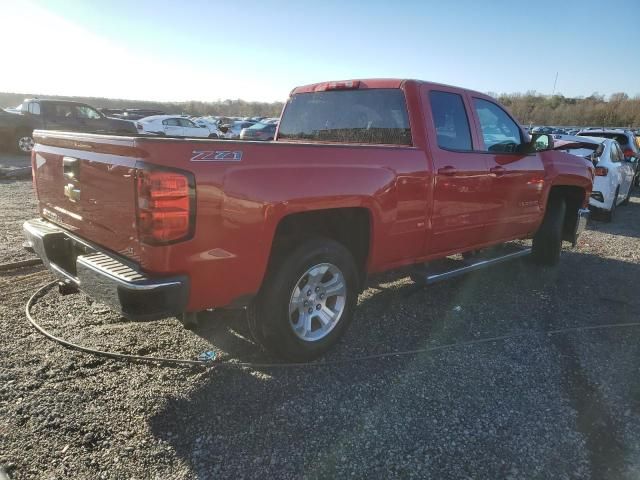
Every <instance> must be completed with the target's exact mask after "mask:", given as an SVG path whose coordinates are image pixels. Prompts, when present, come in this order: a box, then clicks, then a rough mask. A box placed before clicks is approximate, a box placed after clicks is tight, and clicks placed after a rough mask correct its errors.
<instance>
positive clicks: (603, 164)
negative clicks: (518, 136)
mask: <svg viewBox="0 0 640 480" xmlns="http://www.w3.org/2000/svg"><path fill="white" fill-rule="evenodd" d="M572 139H575V141H576V142H581V143H582V145H581V146H580V147H579V148H568V149H567V150H566V151H567V152H569V153H571V154H573V155H578V156H581V157H585V158H589V159H590V160H592V161H593V163H594V166H595V169H596V176H595V179H594V181H593V190H592V192H591V198H590V199H589V206H590V207H591V208H592V209H593V210H596V211H600V212H602V213H604V218H605V220H606V221H608V222H610V221H611V220H613V214H614V212H615V210H616V207H617V206H618V205H626V204H627V203H628V202H629V197H630V196H631V188H632V187H633V177H634V174H635V168H634V164H633V163H631V162H630V161H628V160H625V156H624V153H623V152H622V148H620V145H619V144H618V142H617V141H616V140H612V139H610V138H601V137H583V136H580V137H568V136H564V137H563V138H562V141H564V142H569V146H570V142H571V141H572Z"/></svg>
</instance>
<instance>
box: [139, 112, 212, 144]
mask: <svg viewBox="0 0 640 480" xmlns="http://www.w3.org/2000/svg"><path fill="white" fill-rule="evenodd" d="M135 124H136V128H137V129H138V133H141V134H149V135H166V136H167V137H195V138H218V135H217V134H216V133H215V132H211V131H210V130H209V128H207V127H206V126H202V127H200V126H198V125H196V124H195V123H194V122H192V121H191V120H189V119H188V118H184V117H181V116H180V115H153V116H151V117H145V118H142V119H140V120H137V121H136V122H135Z"/></svg>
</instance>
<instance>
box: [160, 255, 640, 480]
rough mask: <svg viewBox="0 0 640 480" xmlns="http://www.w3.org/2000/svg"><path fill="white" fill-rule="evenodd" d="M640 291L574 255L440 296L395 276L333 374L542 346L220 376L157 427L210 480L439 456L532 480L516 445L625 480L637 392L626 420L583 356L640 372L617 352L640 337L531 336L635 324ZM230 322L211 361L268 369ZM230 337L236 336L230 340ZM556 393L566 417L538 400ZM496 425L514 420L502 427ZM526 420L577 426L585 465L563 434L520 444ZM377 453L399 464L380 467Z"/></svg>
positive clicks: (377, 285)
mask: <svg viewBox="0 0 640 480" xmlns="http://www.w3.org/2000/svg"><path fill="white" fill-rule="evenodd" d="M637 278H640V265H638V264H633V263H627V262H622V261H618V260H613V259H606V258H602V257H597V256H593V255H588V254H584V253H579V252H576V251H566V252H564V254H563V257H562V260H561V264H560V265H559V266H558V267H557V268H541V267H536V266H534V265H531V264H530V262H528V261H526V260H520V261H514V262H512V263H507V264H502V265H498V266H496V267H494V268H492V269H487V270H485V271H480V272H475V273H472V274H469V275H467V276H466V277H463V278H459V279H455V280H451V281H449V282H445V283H442V284H437V285H434V286H432V287H428V288H421V287H418V286H416V285H415V284H413V283H412V282H411V281H410V280H409V279H407V278H400V277H398V276H394V275H392V274H387V275H385V276H383V277H380V278H378V279H375V281H374V282H373V283H372V284H371V286H370V288H369V289H368V290H367V291H365V292H364V293H363V295H362V296H361V298H360V302H359V303H360V304H359V308H358V312H357V314H356V317H355V320H354V322H353V324H352V325H351V328H350V329H349V331H348V333H347V335H346V336H345V338H344V340H343V341H342V342H341V343H340V344H339V345H338V346H337V348H336V349H334V350H332V351H331V352H330V353H329V354H327V356H326V358H325V359H321V361H322V360H339V359H345V360H348V359H350V358H353V357H357V356H359V355H363V354H371V353H380V352H389V351H400V350H410V349H417V348H418V349H419V348H428V347H431V346H436V345H443V344H450V343H457V342H461V341H467V340H473V339H478V338H485V337H492V336H500V335H505V334H508V333H516V332H531V334H530V335H527V336H525V337H522V338H519V339H516V340H513V341H506V342H495V343H491V344H485V345H484V346H478V347H465V348H453V349H451V350H449V351H446V352H440V353H436V354H428V353H425V354H418V355H412V356H406V357H401V358H393V359H386V360H379V361H378V360H377V361H371V362H363V363H350V362H349V361H347V362H346V363H344V364H342V365H340V366H337V367H327V368H317V367H307V368H291V369H258V368H256V369H244V370H228V369H214V370H213V371H212V373H211V375H210V376H205V377H204V381H203V382H202V384H200V385H199V386H198V387H197V388H196V389H195V390H193V391H191V392H188V393H187V394H185V395H179V396H173V397H169V398H167V399H166V403H165V405H164V408H162V410H160V411H158V412H157V413H156V414H154V415H153V416H152V417H151V418H150V419H149V423H150V429H151V431H152V432H153V434H154V435H155V436H156V437H157V438H159V439H162V440H163V441H165V442H167V443H168V444H169V445H171V447H172V448H173V449H174V450H175V452H176V453H177V455H178V456H179V457H180V458H181V459H183V460H184V462H186V463H187V464H188V465H190V468H191V469H192V470H193V472H194V473H195V474H196V475H198V476H199V477H201V478H212V477H213V476H220V475H223V476H231V477H237V476H240V475H241V474H242V475H243V476H247V477H268V476H272V475H273V476H279V477H282V476H285V477H300V476H302V475H303V474H304V475H306V476H309V477H312V478H313V477H334V476H340V474H341V472H342V473H344V472H345V471H348V470H343V469H342V468H343V467H344V464H345V463H347V460H348V461H349V462H352V463H354V464H355V465H358V468H359V469H358V470H357V471H358V472H360V475H362V476H364V477H367V476H374V477H375V476H379V475H384V473H385V472H387V470H386V469H387V468H389V465H400V464H401V463H402V462H403V460H402V458H404V457H403V455H405V454H408V455H413V454H415V452H416V451H419V452H421V453H420V454H419V456H418V457H419V458H422V460H421V461H422V462H423V463H424V462H425V461H427V460H425V459H431V461H432V462H433V461H434V458H436V457H437V456H438V455H445V457H444V458H445V459H446V458H449V459H451V458H457V459H458V460H457V461H458V462H461V464H462V465H463V466H464V467H465V470H464V471H468V472H474V471H477V468H479V466H481V465H483V462H484V459H485V458H486V455H491V456H497V458H503V459H505V460H506V463H504V462H503V466H504V468H505V469H507V470H505V471H502V470H500V471H492V472H488V474H489V476H493V477H502V476H505V475H506V474H507V473H509V470H508V468H511V467H512V466H514V465H515V466H517V467H518V468H520V469H522V468H524V470H520V471H528V470H527V468H532V467H531V466H527V464H526V459H523V458H521V457H520V456H519V455H518V454H517V452H516V451H513V452H512V451H511V450H510V449H511V448H512V447H513V448H516V447H518V446H519V445H527V447H526V448H539V449H540V450H544V449H545V448H547V447H549V448H551V446H553V445H556V447H557V448H558V449H559V450H558V451H557V452H556V454H555V455H553V456H551V457H549V458H548V459H547V460H546V462H547V463H545V464H544V465H543V467H542V468H543V471H545V472H548V473H549V474H550V475H551V476H562V475H564V474H567V475H573V474H574V473H575V471H576V468H577V467H576V465H578V464H580V462H583V463H584V462H586V463H587V464H588V470H589V471H590V472H591V473H592V475H593V478H604V477H609V478H619V477H620V476H623V475H624V472H623V470H624V465H625V456H624V455H625V451H628V448H629V446H628V445H626V444H625V443H626V442H625V437H624V428H623V427H624V425H623V424H622V423H621V422H622V420H620V417H621V414H619V412H618V410H617V409H619V408H621V409H623V410H624V409H625V408H633V411H634V412H636V415H637V413H640V395H639V394H638V392H640V381H639V380H638V379H637V375H635V373H634V372H632V371H629V374H628V376H627V377H628V378H627V379H628V384H629V385H627V386H625V395H626V396H624V401H623V402H622V403H621V404H619V405H618V404H614V403H613V402H612V401H611V400H610V399H609V398H608V397H607V396H605V395H604V394H603V390H602V386H601V382H604V381H606V380H607V379H606V378H605V377H602V376H598V375H599V374H598V372H596V371H593V370H592V369H590V368H589V365H588V362H587V361H586V360H585V356H584V352H583V350H582V348H581V345H582V344H583V343H584V342H585V341H586V342H590V341H593V340H595V341H596V342H597V343H598V344H604V348H603V350H607V351H608V350H610V349H616V350H617V354H618V355H620V356H621V357H620V358H622V359H631V360H632V361H630V362H628V363H629V364H631V365H637V361H638V358H640V350H639V349H640V347H629V349H628V351H627V350H620V348H619V343H620V338H622V337H624V336H630V335H631V336H633V338H635V339H636V341H635V342H634V343H633V344H634V345H638V342H637V339H638V335H640V331H638V330H635V329H633V330H632V329H627V330H625V331H615V330H610V331H605V332H603V331H597V332H595V333H592V334H589V333H585V334H580V335H565V336H561V335H558V336H551V337H547V336H545V335H541V334H539V333H535V332H540V331H542V330H549V329H556V328H566V327H572V326H586V325H596V324H603V323H624V322H633V321H638V320H639V317H638V311H639V308H640V299H639V298H638V295H637V286H636V285H635V282H634V281H633V280H632V279H637ZM625 279H627V280H628V281H625ZM607 285H617V288H616V289H610V288H605V287H604V286H607ZM227 315H229V314H227ZM218 320H222V321H220V322H219V323H218V324H217V325H212V326H208V327H206V328H205V329H204V330H203V331H201V332H199V333H200V334H201V335H203V336H205V337H206V338H210V341H211V342H212V343H213V344H214V346H216V347H217V348H224V349H226V350H227V352H228V354H229V355H230V356H232V357H235V358H238V359H239V360H241V361H261V362H265V361H271V360H272V359H270V358H266V357H265V355H263V354H261V353H260V352H259V351H258V350H257V348H256V347H255V345H253V343H252V342H251V340H250V339H249V338H250V337H248V336H245V334H246V329H243V328H242V327H241V324H242V322H241V319H240V321H239V319H238V317H237V316H236V317H233V316H232V315H231V316H229V317H227V318H222V317H218ZM213 323H215V322H213ZM224 331H227V332H229V331H232V332H234V333H227V334H226V335H220V334H221V332H224ZM209 335H211V337H209ZM221 337H222V339H221ZM624 363H625V364H626V363H627V362H624ZM538 365H539V366H538ZM611 368H617V366H616V365H612V366H611ZM523 377H524V380H523ZM500 385H503V386H504V385H507V386H508V385H513V388H506V389H505V388H501V387H499V386H500ZM515 385H517V387H516V386H515ZM555 390H557V391H558V392H559V393H558V395H559V398H558V399H556V400H555V402H556V403H554V401H551V400H549V402H548V403H545V401H541V400H540V398H546V397H547V396H548V395H549V392H550V391H552V392H553V391H555ZM452 392H454V393H455V394H453V393H452ZM534 399H535V400H534ZM547 400H548V399H547ZM566 402H568V404H569V405H570V406H571V409H570V410H569V411H567V410H566V407H565V405H564V404H565V403H566ZM629 406H631V407H629ZM496 409H497V410H500V411H502V410H503V409H506V410H505V411H509V412H511V414H507V417H501V416H500V415H501V414H499V413H495V411H496ZM550 411H551V412H552V413H550ZM514 412H516V413H515V414H514ZM554 415H559V417H557V416H554ZM528 416H533V417H535V418H536V422H540V421H542V423H543V424H544V425H545V427H544V428H549V429H554V428H558V429H560V426H562V425H565V427H566V428H567V429H568V430H569V431H570V433H571V435H573V434H574V433H576V434H578V435H579V436H580V438H582V439H583V441H584V445H586V449H582V448H578V447H576V445H569V444H568V443H566V442H568V440H564V439H565V437H566V438H571V435H566V434H567V432H566V431H561V430H558V431H557V432H556V435H555V436H553V438H549V437H548V436H545V435H542V434H541V433H540V424H539V423H538V424H537V425H538V428H532V429H527V428H524V427H523V425H521V423H526V422H527V420H526V419H527V418H528ZM479 419H483V420H482V422H481V421H480V420H479ZM541 419H542V420H541ZM545 419H549V420H548V421H546V420H545ZM551 419H553V420H551ZM432 422H433V423H432ZM460 424H464V425H465V429H466V430H465V431H467V430H469V431H471V432H472V433H471V435H475V443H473V445H472V446H471V447H470V446H469V444H468V443H467V444H466V447H464V448H463V445H465V442H464V441H462V440H463V438H462V436H464V435H467V434H463V433H462V431H461V430H455V429H454V430H453V431H454V434H453V437H451V435H452V433H451V431H450V430H449V429H450V428H453V427H452V426H455V425H460ZM487 429H488V430H487ZM172 432H181V434H179V435H176V434H175V433H172ZM486 432H492V433H491V434H487V433H486ZM458 436H459V437H460V438H458ZM441 438H448V439H449V440H451V439H452V438H453V439H454V442H453V446H452V445H444V446H443V445H441ZM458 439H459V440H461V441H460V442H459V447H456V446H455V445H456V442H455V440H458ZM628 441H630V440H628ZM563 442H564V443H563ZM547 444H548V445H547ZM580 445H582V444H580ZM532 446H533V447H532ZM374 447H375V448H374ZM554 448H555V447H554ZM370 449H371V450H370ZM443 449H444V450H443ZM370 451H377V452H380V451H384V452H387V453H386V454H385V455H383V457H385V458H382V459H381V458H379V457H376V456H372V454H371V453H369V452H370ZM443 451H444V452H445V453H443ZM636 453H638V452H636ZM438 458H440V457H438ZM440 460H441V461H442V458H440ZM447 461H448V460H447ZM381 462H382V463H381ZM445 467H446V465H444V464H442V465H440V464H438V463H437V462H436V463H435V464H433V465H431V467H429V468H430V470H429V472H430V473H431V474H434V475H436V476H437V475H439V474H444V473H443V472H446V470H441V471H440V470H439V469H445ZM549 469H552V470H549ZM439 472H440V473H439ZM543 476H544V475H543ZM578 476H580V475H578Z"/></svg>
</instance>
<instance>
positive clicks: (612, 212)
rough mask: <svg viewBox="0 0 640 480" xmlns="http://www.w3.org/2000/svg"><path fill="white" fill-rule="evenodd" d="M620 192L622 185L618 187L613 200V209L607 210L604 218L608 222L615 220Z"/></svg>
mask: <svg viewBox="0 0 640 480" xmlns="http://www.w3.org/2000/svg"><path fill="white" fill-rule="evenodd" d="M619 193H620V187H618V188H616V193H615V194H614V196H613V202H612V203H611V210H608V211H605V212H604V215H603V217H602V219H603V220H604V221H605V222H606V223H611V222H613V219H614V217H615V213H616V206H617V205H616V201H617V200H618V194H619Z"/></svg>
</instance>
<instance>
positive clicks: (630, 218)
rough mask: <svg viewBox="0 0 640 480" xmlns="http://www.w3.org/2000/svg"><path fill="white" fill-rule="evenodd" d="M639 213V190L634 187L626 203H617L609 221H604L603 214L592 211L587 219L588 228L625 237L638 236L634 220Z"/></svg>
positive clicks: (635, 220) (639, 233) (638, 231)
mask: <svg viewBox="0 0 640 480" xmlns="http://www.w3.org/2000/svg"><path fill="white" fill-rule="evenodd" d="M639 214H640V191H639V189H638V188H637V187H636V188H635V190H634V192H633V193H632V194H631V198H630V199H629V204H628V205H619V206H618V207H617V208H616V211H615V217H614V219H613V221H612V222H611V223H607V222H605V221H604V215H603V214H601V213H598V212H593V213H592V216H591V220H590V221H589V225H588V227H587V228H588V229H589V230H593V231H596V232H602V233H607V234H610V235H621V236H625V237H633V238H639V237H640V230H638V228H637V226H636V224H635V222H637V218H638V215H639Z"/></svg>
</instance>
